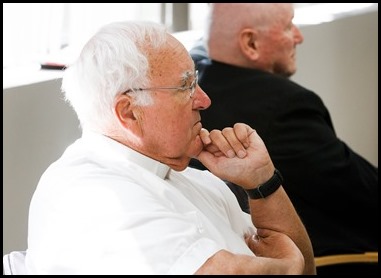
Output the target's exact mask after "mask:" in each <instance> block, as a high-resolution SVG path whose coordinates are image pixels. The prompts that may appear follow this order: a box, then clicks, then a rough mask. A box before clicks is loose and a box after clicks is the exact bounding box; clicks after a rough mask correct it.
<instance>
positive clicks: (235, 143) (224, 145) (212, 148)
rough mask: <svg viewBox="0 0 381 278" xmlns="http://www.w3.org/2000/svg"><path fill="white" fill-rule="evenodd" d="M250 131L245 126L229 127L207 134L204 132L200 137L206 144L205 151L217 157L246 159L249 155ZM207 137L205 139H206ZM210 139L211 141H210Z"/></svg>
mask: <svg viewBox="0 0 381 278" xmlns="http://www.w3.org/2000/svg"><path fill="white" fill-rule="evenodd" d="M248 131H249V129H248V128H247V126H246V125H244V124H236V125H234V127H233V128H232V127H227V128H224V129H223V130H221V131H220V130H216V129H215V130H212V131H210V132H209V134H207V132H204V133H203V135H202V136H201V133H200V136H201V138H202V140H203V142H204V144H205V143H206V142H209V143H208V144H206V147H205V149H206V150H207V151H209V152H211V153H213V154H214V155H215V156H220V155H221V154H223V155H225V156H226V157H229V158H233V157H235V156H238V157H239V158H244V157H245V156H246V155H247V152H246V148H247V147H248V146H249V138H248V136H249V132H248ZM204 136H205V137H204ZM208 138H209V140H208Z"/></svg>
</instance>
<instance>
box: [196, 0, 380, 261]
mask: <svg viewBox="0 0 381 278" xmlns="http://www.w3.org/2000/svg"><path fill="white" fill-rule="evenodd" d="M210 9H211V10H210V18H209V22H208V23H209V26H208V30H207V33H206V36H205V37H204V41H205V46H206V49H207V51H208V57H205V58H204V59H201V60H200V59H199V57H198V60H200V61H198V62H197V63H196V66H197V68H198V70H199V73H200V78H199V83H200V86H201V87H202V88H203V89H205V91H206V92H207V93H208V96H209V97H210V98H211V100H212V105H211V107H210V108H209V109H208V110H205V111H202V112H201V115H202V123H203V126H204V127H205V128H207V129H208V130H213V129H220V128H221V127H224V126H231V125H233V124H234V123H235V122H240V121H242V122H246V123H249V124H250V126H252V127H253V128H254V129H256V131H257V132H258V133H259V134H260V135H261V137H262V139H263V140H264V142H265V144H266V146H267V148H268V151H269V153H270V155H271V157H272V159H273V160H274V162H275V164H276V165H277V166H278V167H279V169H280V170H281V172H282V173H283V174H284V178H285V184H284V186H285V189H286V191H287V193H288V194H289V196H290V198H291V199H292V201H293V204H294V205H295V207H296V209H297V211H298V212H299V213H300V215H301V218H302V219H303V221H304V223H305V225H306V227H307V231H308V233H309V235H310V237H311V240H312V244H313V248H314V253H315V256H321V255H328V254H337V253H362V252H365V251H377V250H378V232H377V230H378V228H377V220H376V219H378V217H377V208H378V168H376V167H374V166H373V165H371V164H370V163H369V162H368V161H366V160H365V159H364V158H363V157H361V156H360V155H359V154H357V153H356V152H355V151H353V150H352V149H351V148H350V147H349V146H348V145H347V144H346V143H345V142H343V141H341V140H340V139H339V138H338V137H337V136H336V133H335V130H334V127H333V124H332V121H331V117H330V114H329V111H328V110H327V108H326V106H325V105H324V103H323V102H322V100H321V99H320V97H319V96H318V95H317V94H316V93H314V92H312V91H311V90H308V89H306V88H304V87H302V86H300V85H298V84H296V83H295V82H293V81H291V80H290V79H289V77H290V76H292V75H293V74H294V73H295V72H296V63H295V59H296V47H297V45H298V44H301V43H302V42H303V35H302V34H301V32H300V30H299V29H298V28H297V27H296V26H295V25H294V24H293V22H292V20H293V16H294V10H293V7H292V4H291V3H271V4H264V3H237V4H233V3H228V4H222V3H212V4H211V5H210ZM198 47H199V46H198ZM193 51H194V50H191V51H190V53H191V55H192V53H193ZM197 53H200V51H199V50H198V51H197ZM311 55H313V53H311ZM191 165H192V166H193V167H197V168H203V165H202V164H200V163H199V162H198V161H196V160H192V162H191ZM227 183H228V185H229V186H230V187H231V188H232V190H233V191H234V192H235V194H236V195H237V198H238V199H239V201H240V203H241V207H242V209H243V210H246V211H247V210H248V206H247V196H245V194H244V192H243V190H242V189H241V188H239V187H237V186H235V185H234V184H232V183H230V182H227Z"/></svg>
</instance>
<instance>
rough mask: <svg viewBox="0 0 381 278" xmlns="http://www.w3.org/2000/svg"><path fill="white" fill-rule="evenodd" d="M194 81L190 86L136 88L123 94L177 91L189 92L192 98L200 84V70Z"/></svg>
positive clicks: (196, 72)
mask: <svg viewBox="0 0 381 278" xmlns="http://www.w3.org/2000/svg"><path fill="white" fill-rule="evenodd" d="M194 76H195V78H194V80H193V81H192V83H191V84H190V85H189V86H186V85H184V86H182V87H153V88H135V89H128V90H127V91H125V92H123V94H128V93H130V92H132V91H154V90H177V91H182V92H185V91H187V90H189V97H190V98H192V97H193V95H194V93H195V92H196V87H197V84H198V70H196V71H195V73H194Z"/></svg>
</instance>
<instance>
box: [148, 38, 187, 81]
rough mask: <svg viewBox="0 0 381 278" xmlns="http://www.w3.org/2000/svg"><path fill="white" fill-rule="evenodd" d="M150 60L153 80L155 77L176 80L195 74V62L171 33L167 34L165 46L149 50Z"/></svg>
mask: <svg viewBox="0 0 381 278" xmlns="http://www.w3.org/2000/svg"><path fill="white" fill-rule="evenodd" d="M148 62H149V64H150V73H149V75H150V78H151V80H153V81H154V80H155V79H161V80H163V79H165V80H168V81H170V80H174V81H176V80H179V79H180V78H181V79H184V78H185V77H187V76H188V77H190V76H193V75H194V63H193V60H192V58H191V57H190V55H189V53H188V51H187V50H186V48H185V47H184V45H183V44H182V43H180V42H179V41H178V40H177V39H176V38H175V37H173V36H172V35H170V34H168V35H167V42H166V43H165V45H164V46H163V47H161V48H160V49H154V50H152V51H149V53H148ZM177 82H178V81H177ZM168 84H170V83H168Z"/></svg>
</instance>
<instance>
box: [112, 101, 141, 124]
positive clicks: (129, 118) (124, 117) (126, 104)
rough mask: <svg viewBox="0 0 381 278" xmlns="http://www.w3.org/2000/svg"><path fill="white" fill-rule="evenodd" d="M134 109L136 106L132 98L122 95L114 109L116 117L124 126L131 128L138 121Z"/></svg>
mask: <svg viewBox="0 0 381 278" xmlns="http://www.w3.org/2000/svg"><path fill="white" fill-rule="evenodd" d="M133 107H134V105H133V104H132V99H131V97H130V96H128V95H121V96H119V97H118V98H117V100H116V103H115V108H114V109H115V115H116V117H117V118H118V121H119V123H120V124H121V125H122V126H124V127H131V125H132V124H133V123H134V122H135V121H136V117H135V115H134V112H133Z"/></svg>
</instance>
